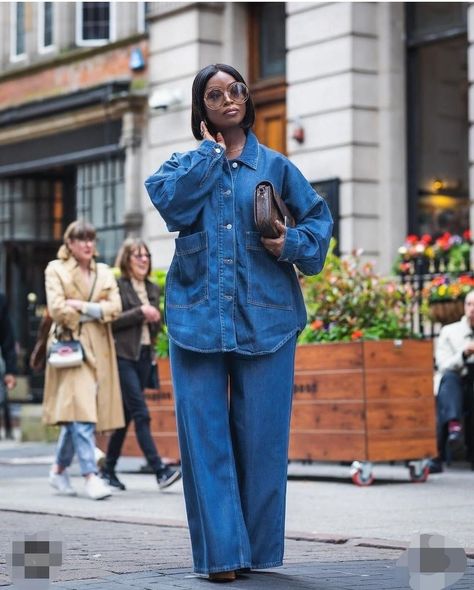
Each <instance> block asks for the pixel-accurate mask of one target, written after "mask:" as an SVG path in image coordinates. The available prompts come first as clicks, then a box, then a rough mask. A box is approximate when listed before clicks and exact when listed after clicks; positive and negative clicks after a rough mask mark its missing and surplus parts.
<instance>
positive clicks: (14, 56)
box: [10, 2, 26, 62]
mask: <svg viewBox="0 0 474 590" xmlns="http://www.w3.org/2000/svg"><path fill="white" fill-rule="evenodd" d="M17 4H18V2H11V3H10V61H11V62H17V61H23V60H24V59H26V51H24V52H23V53H17V52H16V46H17V37H16V7H17ZM24 41H25V48H26V31H24Z"/></svg>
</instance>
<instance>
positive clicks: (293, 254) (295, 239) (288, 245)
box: [278, 227, 300, 262]
mask: <svg viewBox="0 0 474 590" xmlns="http://www.w3.org/2000/svg"><path fill="white" fill-rule="evenodd" d="M299 245H300V240H299V236H298V230H297V229H295V228H293V227H287V228H286V236H285V243H284V244H283V250H282V252H281V255H280V258H278V261H279V262H294V261H295V260H298V249H299Z"/></svg>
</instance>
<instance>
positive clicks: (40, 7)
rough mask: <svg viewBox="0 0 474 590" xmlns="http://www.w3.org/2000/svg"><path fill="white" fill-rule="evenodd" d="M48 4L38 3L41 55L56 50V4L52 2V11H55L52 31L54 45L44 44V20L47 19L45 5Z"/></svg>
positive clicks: (39, 48) (39, 47) (39, 49)
mask: <svg viewBox="0 0 474 590" xmlns="http://www.w3.org/2000/svg"><path fill="white" fill-rule="evenodd" d="M45 4H46V2H38V51H39V53H49V52H51V51H54V50H55V49H56V43H55V41H56V27H55V26H54V21H55V2H51V4H52V9H53V23H52V25H53V30H52V39H53V41H52V43H51V45H45V44H44V25H45V22H44V19H45V16H44V15H45V11H44V5H45Z"/></svg>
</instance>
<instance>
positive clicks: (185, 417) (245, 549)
mask: <svg viewBox="0 0 474 590" xmlns="http://www.w3.org/2000/svg"><path fill="white" fill-rule="evenodd" d="M295 344H296V337H292V338H291V339H290V340H289V341H288V342H286V343H285V344H284V345H283V346H282V347H281V348H279V349H278V350H277V351H276V352H274V353H271V354H265V355H255V356H249V355H242V354H237V353H232V352H230V353H198V352H194V351H190V350H185V349H184V348H181V347H179V346H177V345H176V344H174V343H173V342H170V358H171V367H172V378H173V387H174V395H175V403H176V417H177V425H178V436H179V445H180V451H181V465H182V471H183V485H184V496H185V501H186V511H187V515H188V523H189V530H190V535H191V544H192V550H193V560H194V569H195V571H196V572H197V573H202V574H207V573H211V572H217V571H228V570H235V569H239V568H245V567H251V568H268V567H275V566H279V565H281V564H282V560H283V550H284V529H285V499H286V478H287V468H288V441H289V430H290V415H291V400H292V392H293V374H294V355H295ZM229 392H230V395H229Z"/></svg>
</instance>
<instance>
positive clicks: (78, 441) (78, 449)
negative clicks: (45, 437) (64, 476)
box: [56, 422, 97, 475]
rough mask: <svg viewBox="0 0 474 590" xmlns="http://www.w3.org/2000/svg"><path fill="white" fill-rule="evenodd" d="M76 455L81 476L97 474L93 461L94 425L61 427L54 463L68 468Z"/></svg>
mask: <svg viewBox="0 0 474 590" xmlns="http://www.w3.org/2000/svg"><path fill="white" fill-rule="evenodd" d="M74 453H77V458H78V460H79V466H80V469H81V474H82V475H88V474H89V473H97V465H96V461H95V424H94V423H93V422H68V423H67V424H64V425H63V426H62V427H61V431H60V433H59V438H58V444H57V447H56V463H57V464H58V465H59V466H61V467H64V468H66V467H69V466H70V465H71V463H72V460H73V458H74Z"/></svg>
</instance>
